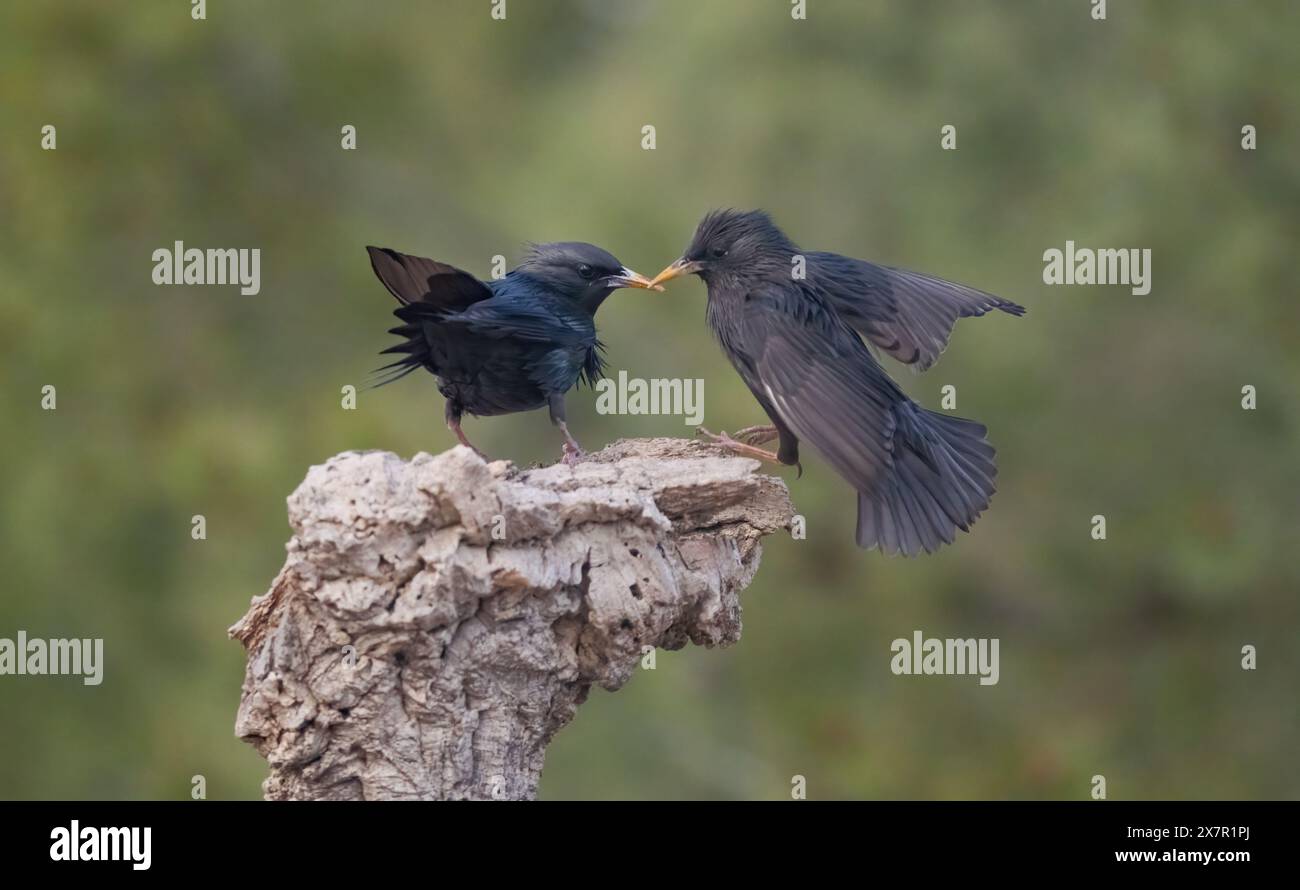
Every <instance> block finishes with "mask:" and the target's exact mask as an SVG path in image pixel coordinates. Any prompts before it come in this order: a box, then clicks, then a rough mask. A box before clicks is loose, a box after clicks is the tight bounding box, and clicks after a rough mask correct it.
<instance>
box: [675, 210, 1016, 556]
mask: <svg viewBox="0 0 1300 890" xmlns="http://www.w3.org/2000/svg"><path fill="white" fill-rule="evenodd" d="M798 257H803V258H804V268H805V274H804V276H803V277H802V278H800V277H798V276H797V275H795V274H792V270H794V269H796V268H797V264H796V260H797V258H798ZM691 273H693V274H697V275H699V276H700V277H701V278H703V279H704V281H705V283H706V284H707V286H708V291H709V303H708V311H707V316H708V322H709V326H710V327H711V328H712V330H713V332H714V334H715V335H716V336H717V338H718V341H719V342H720V343H721V345H722V348H723V350H724V352H726V354H727V357H728V358H729V359H730V360H731V363H732V365H733V366H734V367H735V368H736V370H737V371H738V372H739V373H740V376H741V378H742V379H744V381H745V383H746V385H747V386H748V387H749V389H750V391H751V392H752V393H753V394H754V397H755V398H756V399H757V400H758V402H759V404H760V405H761V406H762V408H763V410H764V411H765V412H767V415H768V417H770V418H771V420H772V423H773V425H774V426H775V428H776V434H777V437H778V439H779V447H778V450H777V455H776V456H777V458H778V459H779V460H780V461H781V462H783V463H786V464H794V463H797V462H798V459H799V443H800V441H801V440H802V441H806V442H809V443H811V444H812V445H813V447H814V448H816V449H817V450H818V451H819V452H820V453H821V454H822V455H823V456H825V458H826V460H827V461H828V462H829V463H830V464H831V466H832V467H834V468H835V470H836V472H838V473H839V474H840V476H842V477H843V478H844V479H845V480H847V481H848V482H849V483H850V484H851V485H852V486H853V487H854V489H855V490H856V491H857V492H858V527H857V542H858V544H859V545H860V546H862V547H867V548H872V547H879V548H880V549H881V550H882V551H884V552H886V553H902V554H905V555H908V556H912V555H916V554H919V553H922V552H926V553H929V552H933V551H934V550H936V549H937V548H939V547H940V546H941V545H943V544H950V543H952V541H953V539H954V538H955V536H956V530H957V529H962V530H963V531H968V530H969V529H970V526H971V524H972V523H973V522H974V521H975V519H976V517H978V516H979V515H980V513H981V512H982V511H983V510H984V509H985V508H986V507H987V506H988V503H989V498H990V497H992V495H993V492H994V477H995V476H996V475H997V468H996V466H995V464H994V460H993V457H994V450H993V447H992V446H991V445H989V443H988V442H987V441H986V439H985V435H986V432H987V431H986V429H985V427H984V426H983V425H981V424H978V423H975V422H974V421H970V420H963V419H961V418H958V417H952V416H949V415H944V414H938V413H936V412H933V411H928V410H926V409H924V408H922V407H921V406H919V405H917V404H916V403H915V402H913V401H912V400H911V399H909V398H908V397H907V396H906V395H905V394H904V393H903V392H902V390H901V389H899V387H898V386H897V384H895V383H894V381H893V380H891V379H890V378H889V375H888V374H886V373H885V371H884V369H883V368H881V366H880V365H879V363H877V361H876V359H875V357H874V356H873V355H872V354H871V350H870V349H868V347H867V346H866V344H865V343H864V342H863V340H862V339H861V337H860V336H859V335H861V336H862V337H866V338H867V339H868V340H869V341H871V342H872V343H873V344H875V345H876V346H878V347H879V348H881V349H882V350H884V351H885V352H887V353H889V354H890V355H892V356H893V357H895V358H897V359H899V360H900V361H903V362H905V363H908V364H914V365H916V366H917V367H918V368H921V369H924V368H928V367H929V366H930V365H931V364H933V363H934V361H935V360H936V359H937V358H938V356H939V354H940V353H941V352H943V349H944V347H945V346H946V345H947V342H948V336H949V334H950V333H951V331H952V327H953V324H954V323H955V321H956V320H957V319H958V318H962V317H967V316H974V315H983V314H984V313H985V312H987V311H989V310H990V309H1000V310H1002V311H1004V312H1008V313H1010V314H1012V315H1022V314H1024V311H1025V310H1024V309H1023V308H1022V307H1020V306H1018V305H1016V304H1015V303H1011V302H1009V301H1007V300H1003V299H1000V298H999V297H995V296H992V295H990V294H985V293H983V292H981V291H977V290H974V289H971V288H967V287H964V286H962V285H959V284H953V283H951V282H947V281H943V280H941V279H937V278H931V277H929V276H925V275H920V274H917V273H914V272H908V271H905V270H901V269H892V268H889V267H887V266H877V265H875V264H872V263H867V262H864V261H862V260H855V259H851V258H849V257H843V256H838V255H836V254H832V253H822V252H802V251H800V250H799V248H798V247H797V246H796V245H795V244H794V243H792V242H791V241H790V240H789V239H788V238H787V237H786V236H785V234H784V233H783V232H781V230H780V229H778V228H777V227H776V225H775V224H774V223H773V222H772V221H771V219H770V218H769V217H768V216H767V214H765V213H762V212H759V211H751V212H739V211H734V210H724V211H717V212H714V213H711V214H709V215H708V216H706V217H705V218H704V220H703V221H701V223H700V225H699V227H698V228H697V229H696V233H695V236H694V238H693V239H692V241H691V244H690V246H689V247H688V248H687V250H686V253H685V254H684V255H683V256H682V258H681V259H680V260H678V261H677V262H676V263H674V264H673V265H672V266H670V267H669V268H668V269H665V270H664V272H662V273H660V276H659V277H658V278H657V279H655V280H656V281H662V280H666V279H667V278H672V277H676V276H677V275H682V274H691Z"/></svg>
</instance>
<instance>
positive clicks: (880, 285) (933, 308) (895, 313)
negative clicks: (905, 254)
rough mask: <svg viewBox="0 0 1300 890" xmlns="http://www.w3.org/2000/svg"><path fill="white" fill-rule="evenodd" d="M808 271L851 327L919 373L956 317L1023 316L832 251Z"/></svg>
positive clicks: (977, 295)
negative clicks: (998, 313) (997, 311)
mask: <svg viewBox="0 0 1300 890" xmlns="http://www.w3.org/2000/svg"><path fill="white" fill-rule="evenodd" d="M807 272H808V281H809V282H810V283H812V284H813V285H814V286H815V287H816V288H817V289H818V290H819V292H820V293H822V294H823V296H824V297H825V298H826V300H827V302H828V303H829V304H830V305H831V306H832V308H834V309H835V311H836V312H837V313H839V315H840V317H841V318H843V319H844V320H845V321H846V322H847V323H848V324H849V325H851V326H852V327H853V328H854V329H855V330H857V331H858V332H859V333H861V334H862V335H863V336H864V337H866V338H867V339H868V340H870V341H871V342H872V343H874V344H875V345H876V346H879V347H880V348H881V349H883V350H884V351H885V352H887V353H889V354H890V355H891V356H893V357H894V358H896V359H898V360H899V361H900V362H903V363H904V364H908V365H915V366H916V368H917V369H918V370H921V371H924V370H925V369H926V368H929V367H930V366H931V365H933V364H934V363H935V362H936V361H937V360H938V358H939V355H940V354H941V353H942V352H943V351H944V349H945V348H947V346H948V337H949V335H950V334H951V333H952V327H953V325H954V324H956V322H957V319H959V318H972V317H977V316H980V315H983V314H984V313H986V312H989V311H990V310H993V309H1000V310H1002V311H1003V312H1007V313H1009V314H1011V315H1024V314H1025V309H1024V307H1023V306H1020V305H1018V304H1016V303H1013V302H1011V301H1010V300H1004V299H1002V298H1001V297H996V296H994V295H993V294H988V293H985V292H984V291H979V290H975V289H974V288H972V287H966V286H965V285H961V284H955V283H953V282H951V281H944V280H943V279H942V278H933V277H931V276H929V275H922V274H920V273H919V272H909V271H908V270H906V269H895V268H892V267H890V266H877V265H876V264H874V263H868V262H865V261H864V260H855V259H852V258H851V257H845V256H840V255H838V254H834V253H811V254H809V255H808V269H807Z"/></svg>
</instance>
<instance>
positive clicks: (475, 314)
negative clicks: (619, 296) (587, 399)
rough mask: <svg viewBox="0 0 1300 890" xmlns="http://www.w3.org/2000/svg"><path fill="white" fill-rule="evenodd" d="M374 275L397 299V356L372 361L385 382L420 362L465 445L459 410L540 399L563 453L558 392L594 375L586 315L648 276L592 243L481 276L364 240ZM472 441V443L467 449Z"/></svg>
mask: <svg viewBox="0 0 1300 890" xmlns="http://www.w3.org/2000/svg"><path fill="white" fill-rule="evenodd" d="M366 250H367V251H368V252H369V254H370V262H371V266H372V267H373V268H374V270H375V275H377V276H378V277H379V280H380V281H382V282H383V284H384V286H385V287H387V288H388V290H389V292H390V293H392V295H393V296H395V297H396V298H397V300H398V302H400V303H401V304H402V305H401V306H399V307H398V308H397V309H395V310H394V311H393V314H394V315H396V316H397V317H398V319H400V320H401V322H402V324H400V325H398V326H397V327H394V328H392V329H391V330H390V331H389V333H392V334H397V335H398V336H400V337H402V338H404V339H403V340H402V342H401V343H398V344H397V345H395V346H392V347H390V348H388V349H385V350H384V352H385V353H396V354H398V355H400V356H401V358H399V359H397V361H395V362H393V363H392V364H390V365H386V366H384V367H383V368H380V369H379V371H380V372H387V376H386V377H385V378H383V379H381V380H379V382H378V383H377V384H376V385H379V386H382V385H384V384H385V383H391V382H393V381H394V380H397V379H400V378H402V377H404V376H406V375H407V374H409V373H411V372H412V371H415V370H417V369H419V368H424V369H425V370H427V371H429V372H430V373H431V374H433V375H434V376H435V377H437V379H438V389H439V391H440V392H441V393H442V395H443V396H444V397H445V398H446V399H447V423H448V426H450V427H451V428H452V430H453V431H454V432H455V433H456V435H457V437H458V438H459V439H460V440H461V442H463V443H464V444H466V445H468V444H469V442H468V441H467V440H466V438H465V436H464V433H463V432H462V431H461V428H460V419H461V416H462V415H463V414H473V415H477V416H492V415H498V414H510V413H513V412H516V411H530V410H533V409H535V408H541V407H543V406H547V407H549V408H550V412H551V420H552V421H553V422H554V423H555V424H556V425H557V426H559V427H560V429H561V431H562V432H563V433H564V435H565V440H566V449H565V452H566V456H571V455H572V454H574V453H577V452H578V448H577V443H576V442H575V441H574V440H573V439H572V437H571V436H569V434H568V428H567V426H566V423H565V417H564V394H565V393H566V392H568V391H569V390H570V389H571V388H573V386H574V384H576V383H577V382H579V381H580V380H585V381H587V382H588V383H592V382H594V381H595V380H596V379H597V378H599V377H600V376H601V369H602V366H603V365H602V361H601V357H600V352H601V344H600V341H599V340H597V339H596V324H595V313H596V310H597V309H598V308H599V306H600V304H601V303H602V302H604V300H605V298H606V297H608V296H609V294H610V293H612V292H613V291H614V290H616V289H617V288H620V287H645V286H646V285H647V284H648V282H646V280H645V279H644V278H642V277H641V276H640V275H637V273H635V272H632V271H631V270H629V269H627V268H625V267H624V266H623V264H622V263H620V262H619V261H618V260H617V259H615V258H614V257H613V256H612V255H611V254H609V253H608V252H606V251H604V250H601V249H600V248H599V247H595V246H594V245H591V244H585V243H581V242H560V243H554V244H540V245H535V246H534V247H533V248H532V249H531V251H530V252H529V254H528V256H527V257H526V258H525V260H524V261H523V262H522V263H520V265H519V266H518V267H517V268H516V269H514V270H513V271H511V272H510V273H509V274H508V275H506V276H505V277H504V278H501V279H499V280H495V281H488V282H484V281H480V280H478V279H477V278H475V277H474V276H473V275H470V274H469V273H467V272H463V271H461V270H460V269H457V268H455V267H453V266H449V265H446V264H445V263H439V262H436V261H434V260H429V259H424V258H423V257H417V256H411V255H409V254H403V253H398V252H397V251H395V250H389V249H387V248H380V247H367V248H366ZM471 447H472V446H471Z"/></svg>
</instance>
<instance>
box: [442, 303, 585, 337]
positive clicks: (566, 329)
mask: <svg viewBox="0 0 1300 890" xmlns="http://www.w3.org/2000/svg"><path fill="white" fill-rule="evenodd" d="M443 323H444V324H452V325H463V326H464V327H465V329H466V330H469V331H471V332H472V333H474V334H477V335H479V336H481V337H491V338H492V339H495V340H504V339H508V338H509V339H515V340H531V341H535V342H538V343H549V344H551V345H553V346H556V347H593V348H594V347H595V345H596V337H595V328H594V327H589V326H588V327H585V328H584V326H581V325H577V324H574V323H573V322H571V321H570V320H569V319H566V318H562V317H560V316H559V315H556V314H555V313H554V312H552V311H551V310H550V309H548V308H547V307H546V306H545V305H544V304H540V303H530V302H526V301H523V300H519V299H510V298H504V297H493V298H492V299H490V300H484V301H483V302H481V303H475V304H474V305H473V306H470V307H469V308H468V309H466V310H465V311H463V312H457V313H454V314H450V315H446V316H444V317H443Z"/></svg>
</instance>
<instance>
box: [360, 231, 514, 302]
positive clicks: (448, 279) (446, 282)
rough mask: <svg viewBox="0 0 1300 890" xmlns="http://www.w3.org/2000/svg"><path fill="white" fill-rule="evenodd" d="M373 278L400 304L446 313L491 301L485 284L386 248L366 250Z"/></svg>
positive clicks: (464, 274)
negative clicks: (434, 309)
mask: <svg viewBox="0 0 1300 890" xmlns="http://www.w3.org/2000/svg"><path fill="white" fill-rule="evenodd" d="M366 252H367V253H369V254H370V266H371V268H373V269H374V270H375V275H377V276H378V277H379V280H380V281H382V282H383V283H384V287H386V288H388V292H389V293H391V294H392V295H393V296H395V297H397V299H398V301H399V302H401V303H402V304H404V305H405V304H410V303H424V304H426V305H429V306H435V307H437V308H438V309H441V310H445V311H457V310H461V309H466V308H468V307H469V306H472V305H473V304H475V303H477V302H478V301H480V300H487V299H490V298H491V296H492V291H491V290H490V289H489V288H488V286H487V285H486V284H484V283H483V282H481V281H479V280H478V279H477V278H475V277H474V276H473V275H471V274H469V273H468V272H462V271H461V270H460V269H457V268H456V267H455V266H448V265H447V264H446V263H439V262H437V261H435V260H429V259H425V258H424V257H419V256H411V255H410V254H406V253H399V252H397V251H396V250H390V249H388V248H387V247H367V248H366Z"/></svg>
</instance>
